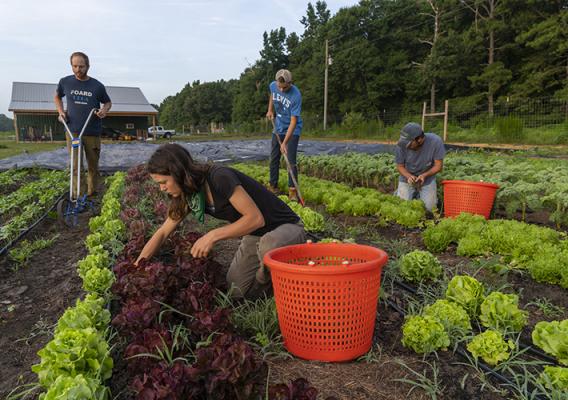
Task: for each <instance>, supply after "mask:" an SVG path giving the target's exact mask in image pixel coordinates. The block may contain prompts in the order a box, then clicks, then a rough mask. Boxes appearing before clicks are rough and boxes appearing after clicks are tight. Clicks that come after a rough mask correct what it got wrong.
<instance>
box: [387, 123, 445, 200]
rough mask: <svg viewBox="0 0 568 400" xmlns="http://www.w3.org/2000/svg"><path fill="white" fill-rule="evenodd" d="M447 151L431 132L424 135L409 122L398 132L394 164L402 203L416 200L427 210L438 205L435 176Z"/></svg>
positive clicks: (441, 166) (419, 128) (419, 127)
mask: <svg viewBox="0 0 568 400" xmlns="http://www.w3.org/2000/svg"><path fill="white" fill-rule="evenodd" d="M445 155H446V149H445V147H444V142H443V141H442V139H441V138H440V137H439V136H438V135H436V134H434V133H429V132H428V133H424V131H423V130H422V127H421V126H420V125H419V124H417V123H415V122H409V123H408V124H406V125H404V127H403V128H402V130H401V131H400V139H399V141H398V143H397V146H396V147H395V162H396V167H397V169H398V172H399V174H400V176H399V179H398V189H397V191H396V194H397V195H398V196H399V197H400V198H401V199H404V200H412V199H413V198H415V196H416V195H417V194H418V197H419V198H420V200H422V202H424V206H425V207H426V209H427V210H428V211H432V210H433V209H434V207H435V206H436V205H437V203H438V197H437V188H436V174H437V173H438V172H440V171H441V170H442V168H443V160H444V156H445Z"/></svg>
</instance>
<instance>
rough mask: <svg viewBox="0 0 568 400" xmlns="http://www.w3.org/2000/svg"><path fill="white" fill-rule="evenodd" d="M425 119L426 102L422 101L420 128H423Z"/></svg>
mask: <svg viewBox="0 0 568 400" xmlns="http://www.w3.org/2000/svg"><path fill="white" fill-rule="evenodd" d="M425 120H426V102H424V106H423V107H422V130H424V122H425Z"/></svg>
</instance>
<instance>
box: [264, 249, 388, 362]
mask: <svg viewBox="0 0 568 400" xmlns="http://www.w3.org/2000/svg"><path fill="white" fill-rule="evenodd" d="M387 258H388V257H387V254H386V253H385V252H384V251H383V250H379V249H377V248H374V247H370V246H362V245H356V244H343V243H317V244H316V243H307V244H299V245H293V246H286V247H282V248H279V249H274V250H272V251H270V252H268V253H266V255H265V256H264V264H265V265H266V266H268V268H269V269H270V272H271V275H272V285H273V287H274V298H275V300H276V311H277V312H278V322H279V324H280V330H281V332H282V337H283V339H284V345H285V346H286V348H287V349H288V351H290V352H291V353H292V354H294V355H296V356H298V357H301V358H304V359H307V360H320V361H347V360H352V359H354V358H356V357H358V356H360V355H362V354H365V353H366V352H367V351H369V348H370V347H371V343H372V340H373V330H374V326H375V318H376V314H377V301H378V296H379V289H380V283H381V270H382V267H383V266H384V265H385V264H386V262H387Z"/></svg>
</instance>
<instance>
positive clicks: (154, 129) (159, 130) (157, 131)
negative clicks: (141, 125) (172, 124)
mask: <svg viewBox="0 0 568 400" xmlns="http://www.w3.org/2000/svg"><path fill="white" fill-rule="evenodd" d="M175 134H176V131H175V130H173V129H164V127H163V126H151V127H149V128H148V135H150V136H153V137H154V139H158V138H161V137H163V138H165V139H169V138H171V137H172V136H173V135H175Z"/></svg>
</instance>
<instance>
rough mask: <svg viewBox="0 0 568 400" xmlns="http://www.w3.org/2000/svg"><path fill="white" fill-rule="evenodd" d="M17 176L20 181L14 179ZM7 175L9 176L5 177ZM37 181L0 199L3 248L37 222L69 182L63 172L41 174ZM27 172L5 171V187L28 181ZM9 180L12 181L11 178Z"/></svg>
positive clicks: (1, 241) (24, 184)
mask: <svg viewBox="0 0 568 400" xmlns="http://www.w3.org/2000/svg"><path fill="white" fill-rule="evenodd" d="M9 173H10V175H12V174H13V175H14V176H15V177H16V178H18V179H14V176H10V175H8V174H9ZM5 174H6V175H5ZM37 174H38V176H37V179H33V180H30V181H29V182H27V183H23V184H21V185H20V186H19V187H18V188H17V189H16V190H13V191H11V192H10V193H6V194H3V195H2V196H1V197H0V221H2V226H0V247H3V246H6V245H8V244H9V243H10V242H11V241H13V240H14V239H16V238H17V237H18V236H19V235H20V233H22V232H23V231H25V230H26V229H28V227H29V226H30V225H31V224H32V223H33V222H34V221H36V220H38V219H39V218H40V217H41V216H42V215H43V214H45V213H46V212H47V210H48V209H49V208H50V207H51V206H52V205H53V203H54V202H55V200H56V199H57V198H58V197H59V196H60V195H61V194H62V193H63V192H64V191H65V187H66V185H67V180H66V178H65V172H64V171H45V170H44V171H39V172H37ZM29 175H30V173H29V172H28V171H26V172H24V173H19V172H14V171H6V172H3V173H2V176H5V178H4V179H3V181H4V182H5V184H6V185H12V184H14V183H17V182H20V181H21V180H22V179H24V178H27V177H28V178H29ZM8 177H10V178H12V179H8Z"/></svg>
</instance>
